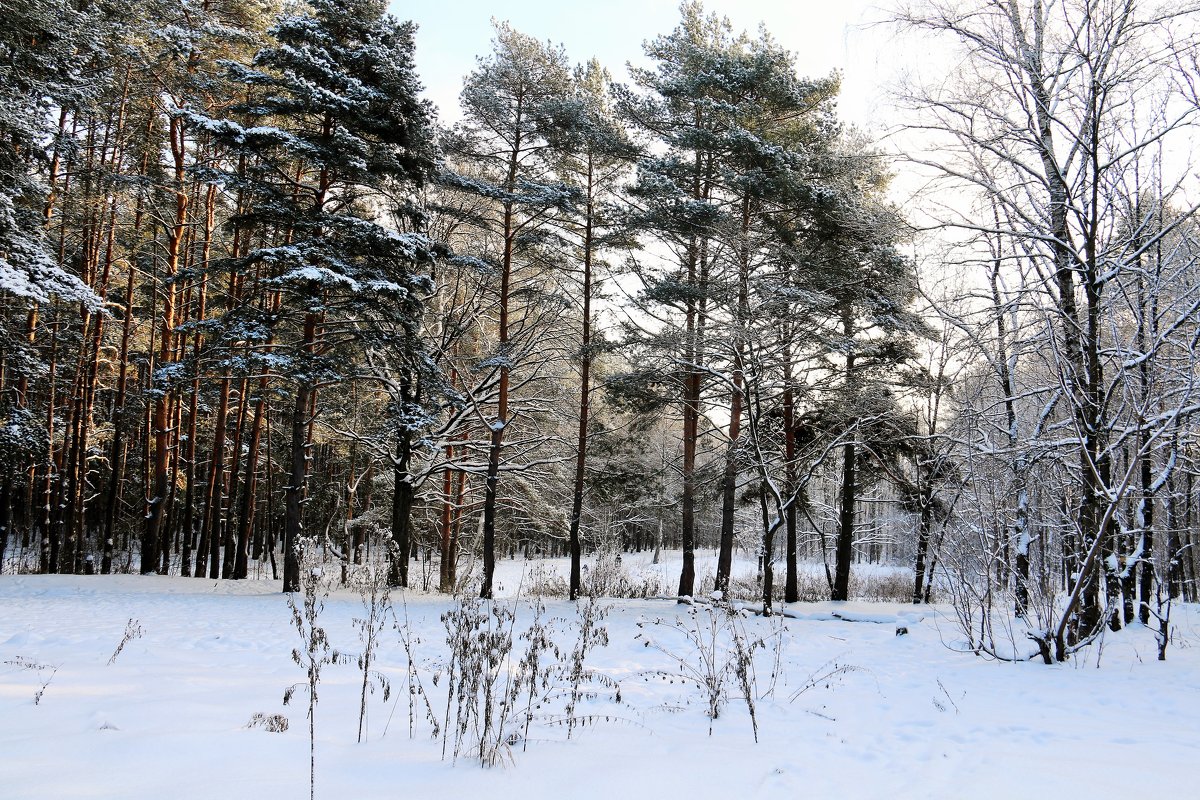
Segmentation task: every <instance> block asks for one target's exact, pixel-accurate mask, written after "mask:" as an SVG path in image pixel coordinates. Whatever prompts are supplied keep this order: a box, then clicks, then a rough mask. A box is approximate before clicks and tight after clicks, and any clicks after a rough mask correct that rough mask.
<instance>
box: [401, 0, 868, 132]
mask: <svg viewBox="0 0 1200 800" xmlns="http://www.w3.org/2000/svg"><path fill="white" fill-rule="evenodd" d="M878 2H879V0H791V1H790V2H787V0H707V2H706V3H705V7H706V8H707V9H708V10H710V11H714V12H717V13H719V14H722V15H723V16H726V17H728V18H729V20H730V21H731V22H732V23H733V26H734V29H735V30H739V31H740V30H749V31H751V32H754V31H756V30H757V28H758V25H759V23H760V22H764V23H766V26H767V28H768V29H769V30H770V31H771V33H772V35H773V36H774V37H775V38H776V40H777V41H779V43H780V44H781V45H783V46H784V47H786V48H788V49H789V50H791V51H793V52H794V53H795V54H796V56H797V68H798V70H799V71H800V72H801V73H802V74H805V75H823V74H827V73H829V72H830V71H831V70H834V69H839V70H841V71H842V72H843V76H844V84H843V97H842V101H841V115H842V117H843V119H845V120H846V121H848V122H851V123H854V124H856V125H859V126H862V127H866V128H873V127H877V125H878V123H879V120H878V119H877V118H876V115H875V113H874V109H875V106H876V102H877V99H878V92H879V84H880V82H881V80H883V79H884V78H885V77H886V76H887V73H888V71H889V69H890V67H888V66H887V65H886V64H884V65H883V66H882V67H881V59H880V53H881V52H884V51H885V50H886V47H882V46H881V45H880V42H881V37H883V35H884V34H883V32H882V31H881V30H879V29H869V28H866V27H865V25H864V24H865V23H868V22H870V21H873V20H876V19H878V18H879V16H880V12H879V11H878V10H877V9H876V5H877V3H878ZM391 10H392V13H393V14H395V15H396V16H397V17H399V18H400V19H411V20H413V21H414V22H416V23H417V24H418V25H419V26H420V30H419V31H418V33H417V66H418V68H419V70H420V73H421V78H422V80H423V82H424V83H425V86H426V89H427V95H428V97H429V98H430V99H431V100H433V101H434V102H435V103H436V104H437V105H438V106H439V108H440V110H441V114H442V118H443V119H444V120H446V121H451V120H454V119H456V118H457V117H458V102H457V97H458V90H459V87H460V86H461V81H462V78H463V76H464V75H465V74H466V73H467V72H469V71H470V70H471V69H472V68H473V67H474V64H475V57H476V56H478V55H482V54H485V53H487V52H488V51H489V49H490V43H491V38H492V27H491V18H492V17H496V18H497V19H501V20H508V21H509V22H510V23H511V24H512V26H513V27H514V28H516V29H517V30H519V31H522V32H523V33H527V34H530V35H532V36H536V37H537V38H539V39H543V40H549V41H551V42H554V43H556V44H562V45H564V46H565V47H566V50H567V54H568V56H569V57H570V59H571V60H572V61H573V62H575V63H579V62H583V61H586V60H587V59H589V58H591V57H592V56H595V57H597V58H598V59H599V60H600V62H601V63H602V64H603V65H604V66H606V67H607V68H608V69H609V70H610V71H611V72H612V74H613V76H614V77H615V78H617V79H618V80H622V79H624V77H625V63H626V62H627V61H633V62H634V63H638V61H639V60H640V59H641V58H642V42H643V41H645V40H646V39H651V38H653V37H655V36H657V35H659V34H661V33H667V32H669V31H670V30H671V29H672V28H674V27H675V24H676V22H677V21H678V19H679V10H678V3H677V2H675V0H601V2H580V3H572V2H561V1H560V0H504V1H503V2H502V1H501V0H490V1H486V0H441V2H428V1H427V0H426V1H425V2H413V1H412V0H392V3H391Z"/></svg>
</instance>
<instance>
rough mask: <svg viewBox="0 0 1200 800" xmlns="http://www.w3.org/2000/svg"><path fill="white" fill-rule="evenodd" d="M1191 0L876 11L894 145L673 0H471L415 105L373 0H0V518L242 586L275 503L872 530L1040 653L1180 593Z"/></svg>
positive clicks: (655, 526)
mask: <svg viewBox="0 0 1200 800" xmlns="http://www.w3.org/2000/svg"><path fill="white" fill-rule="evenodd" d="M1196 22H1197V14H1196V12H1195V10H1193V9H1191V8H1190V7H1188V6H1186V5H1177V6H1170V7H1156V8H1153V9H1150V8H1148V7H1143V5H1142V4H1139V3H1135V2H1132V0H1104V2H1084V0H1063V1H1062V2H1054V3H1045V4H1043V3H1025V2H1020V3H1011V2H1000V1H999V0H972V1H971V2H949V0H936V2H928V3H924V4H920V5H919V6H917V7H914V8H913V9H902V10H899V11H897V12H896V13H895V16H894V23H895V24H896V25H897V26H898V30H900V31H902V32H904V33H906V34H907V35H915V36H924V37H929V39H930V40H931V41H932V40H934V39H936V40H938V41H943V42H944V43H945V46H946V47H948V48H951V49H952V51H953V52H955V53H957V54H958V57H959V59H960V60H959V61H958V62H957V63H958V68H957V70H956V72H955V74H954V75H952V76H949V77H945V76H942V77H941V78H940V79H939V80H937V81H933V82H930V83H928V84H921V85H912V86H909V87H906V88H905V89H904V90H903V91H902V98H901V100H902V102H903V103H904V104H905V105H906V106H907V107H908V108H909V109H910V110H911V125H910V130H911V131H913V132H919V136H918V137H914V138H913V139H911V141H914V142H916V144H914V145H913V147H912V148H911V151H910V152H906V153H905V154H903V155H902V156H899V157H897V155H896V154H894V153H893V154H891V155H887V156H885V155H884V150H883V149H882V148H876V147H875V146H873V145H872V144H871V143H870V142H867V141H865V140H864V139H863V137H862V136H861V135H860V134H858V133H856V132H855V131H853V130H851V129H847V128H846V127H844V126H843V125H841V124H840V123H839V122H838V119H837V114H836V99H837V93H838V76H837V75H836V74H833V75H827V76H817V77H803V76H800V75H797V74H796V71H795V68H794V65H793V60H792V57H791V56H790V55H789V54H788V53H787V52H786V51H784V50H783V49H781V48H780V47H779V46H778V45H777V44H776V43H775V42H774V41H773V40H772V39H771V37H770V35H769V34H768V33H767V32H765V31H761V32H759V33H758V34H756V35H753V36H749V35H745V34H739V33H737V32H736V31H734V30H732V29H731V27H730V26H729V24H728V23H727V22H725V21H723V20H721V19H719V18H716V17H714V16H711V15H708V14H706V13H705V11H704V9H703V8H702V7H701V6H700V5H699V4H698V3H685V4H684V5H683V6H682V7H681V17H680V21H679V24H678V26H677V27H676V28H675V29H674V30H672V31H670V32H668V33H665V34H663V35H661V36H659V37H658V38H656V39H653V40H652V41H649V42H647V44H646V55H647V56H648V58H649V59H650V61H651V62H652V64H653V66H652V67H649V68H645V69H637V70H633V71H632V74H631V80H630V81H629V82H627V83H619V82H614V81H613V80H612V79H611V77H610V75H609V73H608V72H606V71H605V69H604V67H603V65H600V64H597V63H595V62H592V63H587V64H581V65H574V64H573V63H572V62H571V60H570V58H569V57H568V55H567V54H566V53H565V52H563V51H562V49H561V48H558V47H556V46H554V45H552V44H548V43H543V42H539V41H537V40H535V39H533V38H531V37H528V36H526V35H523V34H522V33H520V32H518V31H516V30H513V29H512V28H511V27H509V26H508V25H506V24H503V23H497V25H496V30H495V40H494V46H493V49H492V51H491V52H489V53H486V54H483V55H482V56H481V58H480V59H479V61H478V64H477V66H476V68H475V70H474V71H473V72H471V73H470V74H469V75H467V76H466V77H465V79H464V83H463V89H462V94H461V107H462V116H461V121H460V122H459V123H457V124H455V125H454V126H452V127H447V126H442V125H439V123H438V121H437V119H436V118H435V115H434V113H433V110H432V107H431V106H430V105H429V104H428V103H427V102H426V101H424V100H422V99H421V85H420V79H419V76H418V75H417V74H416V70H415V66H414V47H415V46H417V45H418V44H419V34H418V32H417V31H415V30H414V28H413V26H411V25H409V24H406V23H403V22H399V21H397V20H395V19H393V18H392V17H390V16H388V15H387V14H386V13H385V5H384V4H383V3H382V2H377V1H376V0H312V1H311V2H308V3H305V4H298V5H286V4H277V3H272V2H258V0H207V1H205V2H192V0H188V1H187V2H160V1H159V0H136V2H127V3H120V4H117V3H107V2H64V1H62V0H12V2H9V3H7V4H6V6H5V24H4V27H3V30H2V31H0V348H2V349H0V423H2V424H0V464H2V466H3V472H2V474H0V556H2V561H0V564H2V567H3V569H4V570H5V571H40V572H51V573H52V572H65V573H73V572H77V573H91V572H99V573H109V572H129V571H139V572H142V573H150V572H158V573H162V574H181V575H183V576H195V577H208V578H224V579H241V578H246V577H248V576H251V575H252V574H253V575H269V576H271V577H274V578H276V579H282V581H283V586H284V589H285V590H288V591H290V590H294V589H296V588H297V587H298V582H299V557H298V554H299V552H300V549H301V548H302V547H306V548H310V549H311V548H320V549H321V550H322V552H323V553H324V554H325V557H327V558H329V559H332V560H339V561H340V562H341V563H342V564H343V565H347V566H348V565H351V564H354V563H361V562H362V561H364V560H370V559H376V560H379V559H382V560H385V561H386V562H387V564H388V565H389V571H390V580H391V582H392V583H393V584H394V585H399V586H409V585H413V586H418V587H420V588H425V589H439V590H441V591H453V590H454V589H455V588H456V587H458V586H459V584H460V583H461V582H462V581H464V580H466V579H467V578H468V577H469V576H470V575H471V574H472V573H471V570H470V569H467V568H465V567H464V565H468V566H469V565H470V564H473V563H475V562H476V561H478V562H479V563H480V564H481V565H482V569H481V570H479V571H477V572H476V573H474V577H475V580H476V581H477V582H476V583H475V584H474V585H473V588H477V589H478V591H479V593H480V594H482V595H483V596H484V597H489V596H491V593H492V583H493V575H494V568H495V560H496V559H497V558H503V557H508V556H513V555H516V554H522V555H525V556H531V557H532V556H537V555H563V556H569V557H570V560H571V570H570V576H569V580H568V581H567V583H566V585H565V586H564V587H563V588H564V591H566V592H567V593H569V595H570V596H571V597H572V598H574V597H575V596H577V595H578V594H579V593H580V591H581V587H582V585H583V582H584V576H583V568H582V559H583V555H584V554H585V553H596V552H602V553H603V552H608V553H611V552H614V551H621V550H629V549H637V550H651V549H653V550H658V549H673V550H680V551H682V554H683V559H682V563H683V567H682V570H681V574H680V578H679V584H678V587H677V592H678V594H679V595H680V596H691V595H694V594H697V593H700V592H710V591H714V590H716V591H722V592H733V593H741V594H742V595H749V596H751V597H756V598H758V599H761V601H762V603H763V605H764V609H765V610H766V611H768V612H769V611H770V609H771V606H772V603H774V602H778V601H780V600H782V601H786V602H793V601H796V600H798V599H801V597H802V591H801V590H802V588H803V589H804V595H803V596H804V597H806V598H808V599H813V598H810V597H808V592H810V591H811V590H812V587H810V586H805V587H802V586H801V582H802V581H801V578H800V570H799V569H798V564H799V563H800V562H802V561H805V560H808V561H816V562H818V563H824V564H825V570H826V577H827V581H826V584H827V585H823V586H818V587H817V589H818V590H819V592H820V594H821V595H823V596H828V597H832V598H833V599H835V600H836V599H846V598H847V597H849V596H851V595H852V594H853V591H852V569H851V567H852V564H853V563H855V562H856V561H873V562H883V563H891V564H904V565H910V566H911V567H912V569H913V572H912V581H911V584H910V586H909V587H907V588H906V592H908V593H909V594H911V598H912V600H913V601H914V602H921V601H927V600H928V599H929V598H930V592H931V591H937V592H939V594H941V595H942V596H944V597H946V598H948V599H951V600H952V601H953V602H954V605H955V608H956V609H957V610H958V612H959V614H960V616H962V617H963V621H964V629H965V630H966V632H967V633H968V635H970V636H971V637H972V641H973V643H974V644H975V645H976V646H978V647H980V648H984V649H986V648H989V647H993V645H994V643H993V640H992V633H991V622H990V621H991V619H992V615H993V614H995V613H1001V612H1003V613H1015V614H1016V616H1017V617H1019V618H1022V619H1024V620H1026V621H1027V623H1028V625H1029V629H1030V633H1029V636H1030V637H1031V638H1032V639H1033V641H1034V642H1036V643H1037V646H1038V647H1039V649H1040V650H1041V652H1042V654H1043V655H1044V657H1045V658H1046V659H1047V660H1048V661H1049V660H1052V659H1062V658H1065V657H1066V656H1067V655H1068V654H1069V653H1070V652H1071V650H1072V649H1073V648H1076V647H1078V646H1081V645H1082V644H1085V643H1087V642H1088V641H1090V640H1091V639H1092V638H1093V637H1095V636H1096V635H1097V634H1098V633H1099V632H1100V631H1101V630H1102V629H1103V628H1104V627H1105V626H1109V627H1119V626H1121V625H1122V624H1123V623H1126V622H1130V621H1132V620H1134V619H1136V618H1138V617H1139V616H1140V618H1141V620H1142V621H1143V622H1148V621H1150V619H1151V617H1155V618H1157V619H1161V618H1162V617H1163V615H1164V614H1165V613H1166V611H1165V609H1168V608H1169V603H1170V600H1171V599H1172V598H1175V597H1178V596H1180V595H1181V594H1182V595H1183V596H1185V597H1186V598H1188V599H1194V597H1195V589H1194V586H1195V561H1196V559H1195V557H1194V553H1193V549H1192V545H1193V544H1194V542H1195V540H1196V532H1195V528H1196V517H1197V507H1196V506H1197V496H1196V485H1195V484H1196V480H1195V478H1196V475H1197V474H1198V473H1200V463H1198V462H1197V450H1196V446H1197V443H1196V434H1197V430H1196V426H1195V412H1196V411H1197V409H1200V393H1198V392H1197V388H1196V380H1197V371H1196V363H1195V354H1194V351H1195V348H1196V343H1197V340H1198V339H1200V316H1198V310H1200V294H1198V291H1197V289H1198V286H1197V281H1198V278H1200V267H1198V264H1197V257H1198V256H1200V242H1197V233H1198V231H1197V224H1196V223H1197V220H1196V206H1195V204H1194V193H1195V186H1194V185H1193V184H1194V181H1193V178H1192V169H1191V164H1190V160H1189V159H1190V154H1191V150H1192V144H1193V142H1194V138H1193V135H1194V127H1193V126H1194V125H1195V123H1196V119H1197V115H1198V114H1200V96H1198V95H1197V89H1196V86H1197V83H1196V78H1197V53H1198V50H1197V42H1198V39H1197V31H1196ZM901 170H903V171H904V172H905V174H906V175H915V176H919V177H920V179H922V180H925V181H927V183H928V190H929V191H928V193H927V194H926V195H925V198H926V201H925V202H924V203H923V204H922V205H921V207H920V208H916V207H914V208H905V209H899V208H897V207H895V206H894V205H893V204H892V203H891V202H890V201H889V193H888V184H889V180H890V177H891V175H892V174H893V173H894V172H896V171H901ZM697 548H713V549H716V550H717V552H718V554H719V555H718V561H717V570H716V573H715V575H712V576H704V575H697V571H696V568H695V561H694V553H695V551H696V549H697ZM738 551H741V552H748V553H751V554H754V555H755V556H757V558H758V563H759V571H758V576H757V580H756V581H754V582H752V583H749V584H746V583H738V582H737V581H736V580H735V578H736V577H737V576H735V575H734V570H733V560H734V554H735V553H736V552H738ZM777 565H778V566H777ZM777 570H778V571H779V572H780V573H781V574H779V575H778V576H777V575H776V571H777ZM673 588H674V587H673ZM909 590H911V591H909Z"/></svg>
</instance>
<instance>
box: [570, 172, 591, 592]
mask: <svg viewBox="0 0 1200 800" xmlns="http://www.w3.org/2000/svg"><path fill="white" fill-rule="evenodd" d="M592 180H593V178H592V159H591V157H590V155H589V157H588V164H587V206H586V208H585V214H586V217H585V219H584V228H583V333H582V336H581V337H580V345H579V428H578V431H577V434H576V439H575V482H574V486H573V490H572V493H571V527H570V532H569V534H568V539H567V541H568V545H569V547H570V551H571V574H570V583H569V597H570V599H571V600H576V599H578V598H579V593H580V591H581V589H582V584H583V574H582V561H583V547H582V545H581V543H580V540H579V525H580V518H581V517H582V516H583V485H584V477H585V471H586V469H587V436H588V411H589V410H590V407H591V402H590V401H591V374H592V247H593V244H592V217H593V213H594V212H593V201H592V192H593V187H592Z"/></svg>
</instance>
